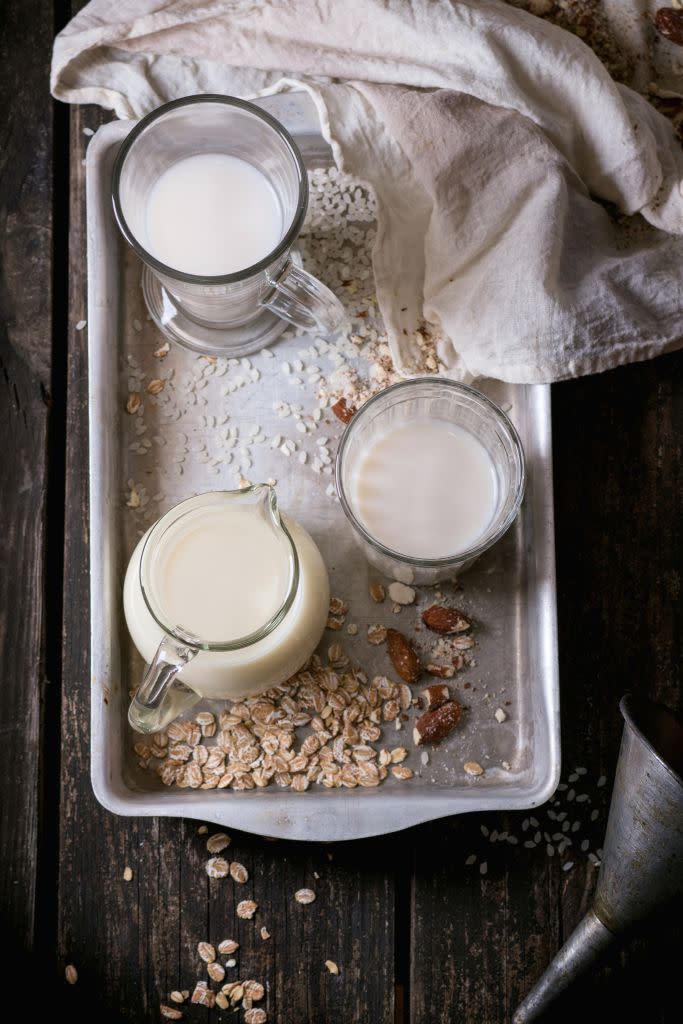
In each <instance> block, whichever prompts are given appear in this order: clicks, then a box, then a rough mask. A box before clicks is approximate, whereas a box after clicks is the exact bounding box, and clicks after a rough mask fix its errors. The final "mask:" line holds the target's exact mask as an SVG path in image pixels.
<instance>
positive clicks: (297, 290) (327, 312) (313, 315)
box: [260, 259, 346, 334]
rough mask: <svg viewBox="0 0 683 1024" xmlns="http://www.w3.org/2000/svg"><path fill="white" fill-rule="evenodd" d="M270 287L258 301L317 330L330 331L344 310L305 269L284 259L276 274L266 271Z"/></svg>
mask: <svg viewBox="0 0 683 1024" xmlns="http://www.w3.org/2000/svg"><path fill="white" fill-rule="evenodd" d="M266 279H267V281H268V284H269V285H270V286H271V288H272V291H270V292H268V293H267V294H266V295H265V296H264V297H263V298H262V299H261V300H260V305H261V306H265V307H266V309H270V310H271V311H272V312H273V313H277V315H278V316H279V317H282V319H283V320H287V321H288V323H290V324H294V325H295V326H296V327H303V328H306V329H308V330H315V331H319V332H320V333H321V334H332V333H333V332H334V331H336V330H338V329H339V327H340V326H341V324H342V322H343V320H344V318H345V316H346V313H345V312H344V307H343V306H342V304H341V302H340V301H339V299H338V298H337V296H336V295H335V294H334V293H333V292H331V291H330V289H329V288H328V287H327V286H326V285H324V284H323V283H322V281H319V280H318V278H317V277H313V275H312V274H309V273H308V271H307V270H304V269H303V268H302V267H299V266H297V265H296V264H295V263H293V262H292V260H291V259H288V260H287V262H286V263H285V265H284V267H283V268H282V270H281V271H280V272H279V274H277V275H271V274H270V273H268V272H266Z"/></svg>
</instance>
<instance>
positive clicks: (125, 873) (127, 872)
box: [123, 864, 133, 882]
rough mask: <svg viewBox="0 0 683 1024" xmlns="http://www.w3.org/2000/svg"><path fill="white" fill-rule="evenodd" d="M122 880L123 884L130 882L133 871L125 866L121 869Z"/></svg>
mask: <svg viewBox="0 0 683 1024" xmlns="http://www.w3.org/2000/svg"><path fill="white" fill-rule="evenodd" d="M123 880H124V882H131V881H132V880H133V869H132V868H131V867H129V866H128V865H127V864H126V866H125V868H124V869H123Z"/></svg>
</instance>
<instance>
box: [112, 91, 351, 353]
mask: <svg viewBox="0 0 683 1024" xmlns="http://www.w3.org/2000/svg"><path fill="white" fill-rule="evenodd" d="M112 199H113V204H114V214H115V216H116V220H117V222H118V225H119V228H120V229H121V232H122V233H123V236H124V237H125V239H126V241H127V242H128V243H129V245H130V246H131V247H132V248H133V249H134V250H135V252H136V253H137V254H138V256H139V257H140V258H141V260H142V261H143V264H144V269H143V275H142V288H143V293H144V296H145V301H146V303H147V306H148V308H149V311H150V314H151V316H152V318H153V319H154V321H155V323H156V324H157V326H158V327H159V329H160V330H161V331H162V332H163V333H164V334H165V335H166V336H167V337H168V338H170V339H171V340H172V341H177V342H178V343H179V344H181V345H184V346H185V347H187V348H190V349H192V350H193V351H196V352H202V353H210V354H213V355H223V356H242V355H246V354H247V353H249V352H253V351H256V350H257V349H260V348H263V346H264V345H268V344H269V343H270V342H271V341H273V340H274V339H275V338H276V337H277V336H278V335H279V334H281V332H282V331H283V330H284V329H285V327H286V326H287V323H288V322H289V323H293V324H296V325H297V326H299V327H303V328H305V329H307V330H313V331H315V332H317V333H321V334H328V333H330V332H332V331H334V330H336V329H337V327H338V326H339V325H340V323H341V321H342V320H343V317H344V311H343V307H342V305H341V303H340V302H339V300H338V299H337V298H336V297H335V296H334V295H333V294H332V292H331V291H330V290H329V289H328V288H326V287H325V285H323V284H322V283H321V282H320V281H318V280H317V278H315V277H313V276H312V275H311V274H309V273H307V272H306V271H305V270H303V269H302V268H301V267H299V266H298V265H297V264H296V263H295V262H293V260H292V257H291V249H292V246H293V245H294V243H295V241H296V239H297V237H298V235H299V232H300V231H301V226H302V224H303V220H304V217H305V214H306V208H307V205H308V179H307V177H306V169H305V167H304V163H303V159H302V157H301V154H300V152H299V150H298V148H297V146H296V143H295V142H294V140H293V139H292V137H291V135H290V134H289V132H288V131H287V130H286V129H285V128H284V127H283V125H281V124H280V122H279V121H277V120H276V119H275V118H274V117H272V116H271V115H270V114H268V113H266V112H265V111H263V110H261V109H260V108H259V107H257V106H255V105H254V104H252V103H246V102H245V101H244V100H239V99H235V98H233V97H231V96H215V95H205V96H189V97H186V98H184V99H179V100H174V101H173V102H171V103H166V104H164V105H163V106H161V107H158V108H157V109H156V110H153V111H152V112H151V113H150V114H148V115H147V116H146V117H143V118H142V120H141V121H138V123H137V124H136V125H135V126H134V127H133V129H132V130H131V132H130V134H129V135H128V136H127V137H126V138H125V140H124V142H123V144H122V146H121V149H120V150H119V153H118V155H117V157H116V161H115V164H114V173H113V183H112Z"/></svg>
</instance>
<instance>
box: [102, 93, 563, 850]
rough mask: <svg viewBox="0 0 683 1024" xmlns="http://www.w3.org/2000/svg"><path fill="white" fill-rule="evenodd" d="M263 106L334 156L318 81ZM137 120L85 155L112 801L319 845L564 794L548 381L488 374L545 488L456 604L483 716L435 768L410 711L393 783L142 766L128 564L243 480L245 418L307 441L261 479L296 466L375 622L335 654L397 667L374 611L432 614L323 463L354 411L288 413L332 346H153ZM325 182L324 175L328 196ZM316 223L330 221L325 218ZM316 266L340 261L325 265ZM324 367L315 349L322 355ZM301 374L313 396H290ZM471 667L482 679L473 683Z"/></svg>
mask: <svg viewBox="0 0 683 1024" xmlns="http://www.w3.org/2000/svg"><path fill="white" fill-rule="evenodd" d="M258 102H261V103H263V105H264V106H266V107H267V108H268V109H269V110H270V111H271V112H272V113H274V114H275V116H277V117H279V118H280V119H281V120H282V121H283V122H284V123H285V124H286V125H287V127H289V129H290V130H291V131H292V133H293V134H294V135H295V137H296V138H297V140H298V142H299V145H300V147H301V149H302V151H303V153H304V157H305V159H306V162H307V164H308V166H309V168H311V167H318V166H325V165H327V166H328V167H329V165H330V164H331V154H330V149H329V147H328V146H327V144H326V143H325V141H324V140H323V138H322V136H321V134H320V130H319V125H318V120H317V114H316V111H315V108H314V106H313V104H312V102H311V101H310V100H309V99H308V97H307V96H305V95H304V94H285V95H279V96H273V97H268V98H267V99H263V100H260V101H258ZM131 127H132V122H114V123H111V124H108V125H105V126H104V127H102V128H100V129H99V131H98V132H97V133H96V135H95V136H94V138H93V139H92V140H91V143H90V145H89V148H88V154H87V160H86V173H87V228H88V323H87V330H88V350H89V402H90V541H91V543H90V585H91V671H92V710H91V775H92V783H93V788H94V791H95V795H96V796H97V798H98V800H99V801H100V803H102V804H103V805H104V806H105V807H106V808H108V809H109V810H111V811H113V812H115V813H117V814H123V815H154V816H156V815H164V816H183V817H194V818H200V819H202V820H205V821H213V822H216V823H219V824H221V825H228V826H233V827H235V828H240V829H244V830H246V831H249V832H255V833H259V834H263V835H269V836H281V837H287V838H291V839H308V840H341V839H354V838H359V837H362V836H371V835H377V834H383V833H388V832H393V831H397V830H399V829H403V828H406V827H408V826H410V825H415V824H417V823H419V822H422V821H426V820H430V819H435V818H440V817H445V816H447V815H451V814H459V813H463V812H466V811H467V812H473V811H487V810H495V809H516V808H529V807H534V806H536V805H538V804H540V803H543V802H544V801H545V800H547V799H548V798H549V797H550V796H551V794H552V793H553V791H554V790H555V787H556V785H557V782H558V778H559V771H560V747H559V688H558V660H557V630H556V590H555V561H554V532H553V495H552V461H551V459H552V454H551V425H550V389H549V387H547V386H519V385H507V384H501V383H497V382H478V386H480V387H481V388H482V390H485V391H486V392H487V393H488V394H490V395H491V397H492V398H494V400H496V401H498V402H499V403H500V404H501V405H502V406H503V407H504V408H506V409H507V410H508V412H509V415H510V417H511V418H512V420H513V421H514V423H515V425H516V427H517V429H518V430H519V433H520V435H521V438H522V442H523V444H524V448H525V451H526V457H527V464H528V484H527V492H526V498H525V501H524V505H523V508H522V512H521V514H520V516H519V518H518V520H517V522H516V524H515V525H514V527H513V528H512V529H511V530H510V531H509V532H508V534H507V535H506V537H505V538H504V539H503V540H502V541H501V542H500V543H499V544H498V545H497V546H496V547H495V548H494V549H493V550H492V551H491V552H489V553H488V554H487V555H486V556H484V557H483V558H482V559H480V561H479V562H478V563H477V564H476V565H475V566H474V567H473V568H472V569H471V570H469V572H468V573H467V574H466V576H465V577H464V579H463V583H464V590H463V592H462V593H459V594H458V598H457V603H458V604H459V605H460V606H462V607H463V608H464V609H465V610H466V611H467V612H468V613H469V614H471V615H472V616H473V618H474V619H475V621H476V623H477V632H476V635H477V641H478V645H477V648H476V664H475V665H473V666H472V667H471V668H470V669H469V670H468V672H467V673H465V674H463V673H460V674H459V676H458V677H457V678H456V680H454V681H453V682H454V684H455V690H456V693H457V695H458V696H459V698H460V699H462V700H464V702H465V703H466V705H467V706H468V709H469V710H468V714H467V720H466V725H465V726H464V727H463V728H462V729H459V730H456V732H455V733H454V734H452V736H451V737H449V739H448V740H447V741H446V742H445V743H444V744H442V745H441V746H440V747H439V748H437V749H435V750H433V751H431V752H430V755H429V762H428V764H423V763H422V760H421V757H420V753H419V752H418V751H413V750H412V742H410V731H411V729H410V723H407V724H406V727H405V732H404V733H394V734H393V735H391V736H389V737H388V739H387V741H386V742H387V743H388V744H391V745H396V744H397V741H398V742H402V743H403V744H404V745H405V746H406V747H409V748H410V749H411V754H410V757H409V759H408V761H407V762H406V763H407V764H408V765H409V766H410V767H412V768H413V770H414V772H415V776H414V778H413V779H411V780H410V781H407V782H406V781H403V782H398V781H397V780H394V779H391V778H390V779H388V780H387V781H386V782H385V783H383V784H382V785H381V786H379V787H378V788H376V789H355V790H347V789H325V788H323V787H319V786H312V787H311V788H310V789H309V790H308V791H307V792H304V793H297V792H294V791H292V790H288V789H280V788H277V787H274V786H270V787H267V788H265V789H257V790H249V791H242V792H235V791H233V790H229V789H226V790H220V791H216V790H206V791H202V790H189V789H176V788H167V787H165V786H163V785H162V783H161V781H160V780H159V779H158V777H157V776H156V775H154V774H152V773H150V772H149V771H145V770H143V769H142V768H141V767H140V766H139V765H138V759H137V757H136V755H135V754H134V752H133V739H134V738H133V735H132V733H131V731H130V729H129V726H128V724H127V719H126V709H127V704H128V691H129V689H130V688H131V687H132V686H133V685H135V682H136V681H137V679H139V677H140V673H141V670H142V665H141V663H140V658H139V656H138V655H137V653H136V652H135V650H134V649H133V647H132V644H131V642H130V640H129V638H128V635H127V631H126V627H125V623H124V619H123V608H122V598H121V591H122V581H123V574H124V571H125V566H126V563H127V560H128V557H129V555H130V553H131V551H132V549H133V547H134V545H135V542H136V540H137V538H138V536H140V534H141V533H142V532H143V531H144V529H146V528H147V526H148V525H149V524H150V523H151V522H152V521H153V520H154V519H155V518H156V517H157V516H158V515H160V514H161V513H163V512H164V511H165V510H166V509H167V508H168V507H170V505H172V504H173V503H175V502H176V501H177V500H180V499H181V498H183V497H186V496H188V495H189V494H191V493H194V492H196V491H200V490H209V489H218V488H225V487H227V488H229V487H234V486H236V485H237V481H236V464H235V459H233V460H232V462H231V463H230V464H226V463H224V462H222V461H221V457H220V455H219V456H218V457H216V456H215V447H216V446H215V443H214V442H216V441H220V440H221V439H223V440H224V439H225V435H226V434H227V435H228V436H229V434H230V429H231V428H233V427H235V428H237V429H238V430H241V431H242V435H243V436H247V437H250V436H253V435H252V432H253V430H254V426H258V427H259V429H260V430H261V431H262V432H264V433H265V434H266V435H268V436H269V437H270V436H272V435H273V434H274V433H279V434H281V435H283V436H288V437H291V438H293V439H294V440H295V443H296V445H297V454H296V455H295V457H293V458H289V459H286V458H284V456H283V453H282V452H281V451H280V449H279V448H278V447H271V445H270V444H268V443H265V444H261V445H259V446H256V445H254V446H253V449H250V452H251V456H252V458H253V468H252V469H251V470H250V478H251V479H252V480H254V481H256V480H257V479H267V478H268V477H271V476H272V477H274V478H276V479H277V481H278V485H277V489H278V495H279V498H280V501H281V504H282V506H283V507H284V508H285V509H286V510H288V511H289V512H290V513H291V514H292V515H294V516H295V517H296V518H298V519H300V520H301V522H302V523H303V524H304V525H305V526H306V527H307V528H308V529H309V531H310V532H311V533H312V534H313V536H314V537H315V539H316V540H317V542H318V544H319V546H320V548H321V551H322V553H323V556H324V557H325V560H326V562H327V565H328V568H329V570H330V578H331V589H332V593H333V594H338V595H341V596H343V597H344V598H345V599H346V600H348V601H349V602H350V605H351V609H350V612H349V617H348V621H349V622H350V621H353V622H355V623H357V624H358V635H357V636H355V637H350V636H348V635H346V634H343V635H342V634H341V633H334V634H330V633H327V634H326V636H325V637H324V638H323V642H322V647H323V649H326V648H327V646H328V645H329V644H330V642H331V640H332V639H334V640H338V639H341V640H342V642H343V644H344V646H345V649H346V651H347V653H348V655H349V656H350V657H351V659H352V660H354V661H357V662H358V663H360V664H361V665H362V666H363V667H364V668H366V669H367V670H368V671H369V672H381V673H384V672H387V671H388V670H389V669H390V666H389V665H388V663H387V661H386V653H385V652H384V650H383V649H382V648H376V647H371V646H370V645H368V643H367V640H366V639H365V634H366V629H367V625H368V624H370V623H374V622H384V623H385V624H387V625H394V626H397V628H399V629H400V628H402V625H401V624H402V623H404V622H405V623H406V626H407V622H408V617H409V616H410V615H413V616H414V615H415V609H404V610H402V611H401V613H400V615H398V616H397V615H396V613H395V612H393V611H392V609H391V603H390V602H386V603H385V604H383V605H374V604H373V603H372V601H371V600H370V598H369V595H368V585H369V581H370V580H371V579H373V578H376V577H375V576H374V575H373V574H372V572H371V570H370V568H369V567H368V566H367V564H366V563H365V561H364V559H363V556H362V554H361V553H360V551H359V549H358V548H357V547H356V546H355V544H354V541H353V539H352V537H351V531H350V528H349V527H348V525H347V523H346V521H345V519H344V516H343V513H342V511H341V507H340V505H339V503H338V501H337V500H336V498H335V497H334V495H332V494H331V493H329V492H330V490H331V489H330V486H329V485H330V482H331V480H332V477H331V476H330V475H329V473H322V472H320V473H318V474H315V473H313V472H312V471H311V465H312V462H313V461H314V458H315V451H316V448H315V446H316V443H317V440H318V437H319V435H320V433H321V432H323V433H324V434H326V435H328V436H329V445H330V451H331V452H332V453H333V451H334V447H335V440H336V437H337V436H338V434H339V433H340V424H338V423H336V421H334V417H330V416H326V417H325V420H327V422H325V423H324V425H323V426H322V429H318V430H313V431H312V432H311V433H310V434H306V435H303V434H301V433H297V432H294V430H293V426H294V424H293V423H292V422H291V421H290V422H287V421H283V420H281V419H279V418H278V414H277V412H276V411H275V410H274V409H273V406H274V404H275V403H276V401H277V400H282V399H287V401H297V402H298V404H299V405H300V406H301V408H302V410H303V414H304V415H305V414H306V412H307V411H310V410H309V409H308V406H310V407H311V408H312V405H313V403H312V399H311V394H310V389H309V390H307V389H306V386H305V385H306V380H307V379H308V378H306V372H304V373H303V374H302V375H300V376H299V377H298V378H297V377H296V374H294V375H293V376H294V378H295V379H296V380H298V381H299V383H292V376H291V375H290V376H286V375H285V373H283V370H284V369H286V367H284V366H283V364H284V363H285V362H288V363H289V364H290V365H291V366H297V365H298V364H297V359H298V358H300V355H299V354H300V353H301V352H302V350H308V346H310V345H311V344H313V342H312V341H311V340H310V339H307V338H304V337H301V336H298V337H296V336H290V337H284V338H283V340H282V341H280V342H278V343H277V345H275V346H274V348H273V349H272V352H273V356H274V358H273V357H271V358H268V357H267V356H266V355H265V354H258V355H256V356H254V357H252V358H251V359H250V361H249V365H248V366H247V365H246V364H244V366H240V367H237V368H235V367H229V366H228V367H227V368H226V367H224V366H223V364H222V363H221V362H220V361H219V364H218V365H217V364H213V369H211V372H210V373H208V374H207V375H205V371H206V370H207V367H208V366H209V365H210V364H208V363H207V362H206V361H204V362H203V363H202V361H201V358H200V357H197V356H196V355H193V354H192V353H190V352H186V351H184V350H181V349H179V348H177V347H173V348H172V350H171V352H170V353H169V355H168V357H167V358H166V359H165V360H163V363H160V362H159V360H158V359H155V358H154V356H153V352H154V350H156V349H158V348H159V346H160V345H161V344H162V343H163V340H164V339H163V338H162V337H161V336H160V335H159V334H158V332H157V331H156V329H155V327H154V325H153V324H152V323H151V322H150V321H149V319H148V317H147V315H146V311H145V309H144V305H143V300H142V295H141V290H140V265H139V263H138V262H137V258H136V257H135V256H134V255H133V254H132V253H131V252H130V251H129V250H128V248H127V247H126V246H125V244H124V242H123V240H122V239H121V238H120V236H119V234H118V231H117V229H116V226H115V224H114V220H113V217H112V213H111V201H110V181H111V171H112V164H113V161H114V157H115V155H116V152H117V150H118V147H119V145H120V143H121V141H122V139H123V138H124V137H125V135H126V134H127V132H128V131H129V130H130V129H131ZM320 173H321V172H318V174H320ZM322 173H324V172H322ZM333 173H334V172H333ZM320 191H321V188H320V184H319V181H318V185H317V186H316V188H314V189H313V194H314V196H315V195H318V194H319V193H320ZM348 194H349V193H348V191H347V195H348ZM351 194H354V195H355V196H356V198H357V197H358V195H359V194H360V193H359V192H358V191H357V190H354V189H352V190H351ZM352 205H353V204H352ZM332 230H333V228H332V227H330V231H332ZM316 231H317V233H318V235H320V233H321V231H322V233H323V234H324V233H325V225H324V217H323V223H322V227H321V223H320V220H318V224H317V227H316ZM314 269H316V272H318V273H321V274H322V276H324V266H322V267H317V268H314ZM347 347H348V343H347ZM326 358H327V359H329V358H330V356H329V353H328V354H327V356H325V357H324V358H323V357H321V358H320V362H321V372H324V371H325V368H324V367H323V366H322V363H323V362H324V361H325V359H326ZM307 362H308V364H310V363H311V362H312V359H311V357H308V356H307ZM306 369H307V368H306ZM157 376H158V377H166V378H168V379H169V383H168V384H167V386H166V388H165V390H164V392H163V393H162V394H161V395H159V396H157V397H156V398H147V400H146V402H145V407H144V415H143V416H140V415H138V416H130V415H127V413H126V412H125V403H126V394H127V391H128V390H130V389H131V388H135V387H137V386H138V385H139V386H141V389H142V390H143V392H144V388H145V384H146V383H147V382H148V381H149V379H151V378H153V377H157ZM238 378H239V381H238ZM226 381H227V382H228V383H227V384H226ZM292 387H294V388H295V390H296V394H295V397H294V398H292V396H291V394H290V392H289V391H288V389H290V388H292ZM231 389H232V390H231ZM330 420H332V421H333V422H332V423H330V422H329V421H330ZM302 449H303V450H307V451H308V453H309V455H308V457H307V464H305V465H304V464H302V463H301V462H299V461H298V460H299V456H298V452H299V451H301V450H302ZM133 492H134V494H135V498H134V500H133V501H131V493H133ZM127 501H128V504H127ZM130 504H132V505H137V507H136V508H131V507H129V506H130ZM428 598H429V595H428V594H426V595H423V599H425V600H426V599H428ZM463 679H467V680H469V681H470V682H471V688H470V689H468V690H467V691H466V693H465V692H463V690H462V681H463ZM499 705H504V706H505V710H506V712H507V715H508V717H507V720H506V721H505V722H503V723H499V722H497V721H496V719H495V717H494V710H495V708H496V707H497V706H499ZM392 731H393V727H392ZM406 733H407V735H406ZM467 760H476V761H479V762H480V763H481V764H482V765H483V766H484V767H485V769H486V771H485V774H484V775H483V776H481V777H480V778H478V779H472V778H469V777H468V776H467V775H466V774H465V773H464V771H463V767H462V766H463V763H464V762H465V761H467Z"/></svg>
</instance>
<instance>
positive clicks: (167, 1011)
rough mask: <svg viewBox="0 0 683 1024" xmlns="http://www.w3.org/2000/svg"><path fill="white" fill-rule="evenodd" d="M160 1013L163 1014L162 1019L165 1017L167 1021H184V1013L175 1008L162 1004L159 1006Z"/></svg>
mask: <svg viewBox="0 0 683 1024" xmlns="http://www.w3.org/2000/svg"><path fill="white" fill-rule="evenodd" d="M159 1013H160V1014H161V1016H162V1017H165V1018H166V1020H182V1019H183V1015H182V1012H181V1011H180V1010H176V1008H175V1007H174V1006H166V1004H165V1003H162V1004H161V1005H160V1006H159Z"/></svg>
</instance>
